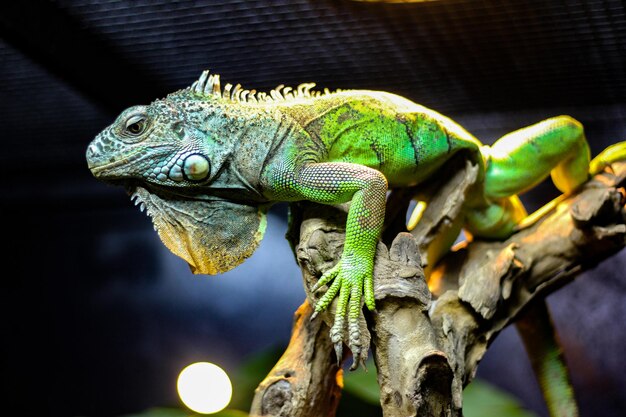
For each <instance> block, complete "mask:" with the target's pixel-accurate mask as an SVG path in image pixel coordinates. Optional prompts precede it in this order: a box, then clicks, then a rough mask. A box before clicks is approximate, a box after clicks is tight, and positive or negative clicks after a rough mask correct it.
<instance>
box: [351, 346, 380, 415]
mask: <svg viewBox="0 0 626 417" xmlns="http://www.w3.org/2000/svg"><path fill="white" fill-rule="evenodd" d="M366 366H367V369H368V370H367V372H366V371H365V369H363V367H359V369H357V370H356V371H346V372H344V374H343V375H344V378H343V383H344V388H343V389H344V390H345V391H347V392H349V393H350V394H352V395H354V396H355V397H357V398H360V399H361V400H363V401H366V402H368V403H370V404H376V405H380V388H379V387H378V380H377V379H376V366H375V365H374V360H373V359H372V358H371V355H370V358H369V359H368V360H367V362H366Z"/></svg>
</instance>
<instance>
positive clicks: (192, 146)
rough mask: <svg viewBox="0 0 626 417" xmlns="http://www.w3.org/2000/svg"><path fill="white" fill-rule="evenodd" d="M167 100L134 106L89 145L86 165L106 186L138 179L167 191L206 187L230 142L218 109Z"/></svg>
mask: <svg viewBox="0 0 626 417" xmlns="http://www.w3.org/2000/svg"><path fill="white" fill-rule="evenodd" d="M189 98H190V99H189V100H186V101H183V100H180V99H170V98H166V99H164V100H157V101H155V102H153V103H152V104H150V105H147V106H134V107H130V108H128V109H126V110H124V111H123V112H122V114H120V115H119V116H118V118H117V119H116V120H115V121H114V122H113V124H111V125H110V126H108V127H107V128H106V129H104V130H103V131H102V132H101V133H100V134H98V136H96V138H95V139H94V140H93V141H92V142H91V144H90V145H89V147H88V149H87V163H88V165H89V168H90V169H91V171H92V173H93V174H94V175H95V176H96V177H97V178H99V179H102V180H105V181H112V182H116V181H120V180H138V181H142V182H147V183H150V184H154V185H157V186H164V187H173V188H181V187H190V186H194V185H200V184H204V183H207V182H208V181H210V179H211V175H212V174H214V173H215V172H216V169H219V166H220V165H221V164H222V163H223V162H224V160H225V159H226V157H227V155H228V153H229V152H230V151H231V149H232V146H230V144H231V143H232V141H231V140H229V139H230V137H229V136H228V134H226V133H225V132H224V129H223V127H224V126H222V125H224V124H225V122H224V121H223V117H220V116H221V115H220V112H221V109H220V106H219V105H216V103H211V102H210V101H201V100H197V99H194V98H193V97H192V96H191V94H190V97H189Z"/></svg>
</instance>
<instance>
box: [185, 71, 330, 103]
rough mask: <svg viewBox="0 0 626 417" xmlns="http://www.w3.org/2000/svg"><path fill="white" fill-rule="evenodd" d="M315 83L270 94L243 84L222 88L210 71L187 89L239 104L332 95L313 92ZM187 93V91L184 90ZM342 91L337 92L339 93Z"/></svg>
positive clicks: (204, 73)
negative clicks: (245, 86) (244, 86)
mask: <svg viewBox="0 0 626 417" xmlns="http://www.w3.org/2000/svg"><path fill="white" fill-rule="evenodd" d="M314 87H315V83H303V84H300V85H298V86H297V87H296V88H295V89H294V88H292V87H289V86H285V85H283V84H280V85H279V86H277V87H276V88H274V89H273V90H271V91H270V92H269V93H265V92H262V91H256V90H247V89H244V88H243V87H242V86H241V84H237V85H235V86H234V87H233V85H232V84H230V83H227V84H226V85H224V87H223V88H222V87H221V85H220V76H219V74H210V75H209V71H208V70H207V71H203V72H202V74H201V75H200V78H198V80H197V81H194V83H193V84H191V86H190V87H189V88H188V89H186V90H187V91H191V92H193V93H195V94H196V95H198V96H202V97H206V98H213V97H217V98H222V99H224V100H229V101H233V102H238V103H272V102H280V101H290V100H296V99H299V98H311V97H319V96H322V95H327V94H332V93H333V92H331V91H330V90H329V89H328V88H325V89H324V91H317V90H313V88H314ZM183 91H185V90H183ZM340 91H342V90H336V91H334V92H335V93H338V92H340Z"/></svg>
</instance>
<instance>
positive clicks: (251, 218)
mask: <svg viewBox="0 0 626 417" xmlns="http://www.w3.org/2000/svg"><path fill="white" fill-rule="evenodd" d="M218 93H220V89H219V79H218V78H216V77H215V76H212V77H207V73H206V72H205V73H203V75H202V77H201V78H200V79H199V80H198V81H196V82H195V83H194V84H193V85H192V86H191V87H189V88H186V89H184V90H180V91H178V92H176V93H173V94H170V95H169V96H167V97H166V98H165V99H163V100H157V101H155V102H153V103H152V104H149V105H142V106H134V107H131V108H129V109H127V110H125V111H123V112H122V114H120V116H119V117H118V118H117V119H116V120H115V121H114V122H113V124H111V125H110V126H108V127H107V128H106V129H104V130H103V131H102V132H101V133H100V134H98V135H97V136H96V138H95V139H94V140H93V141H92V142H91V144H90V145H89V147H88V149H87V163H88V166H89V168H90V170H91V172H92V173H93V174H94V176H95V177H97V178H98V179H101V180H104V181H106V182H110V183H113V184H122V185H125V186H126V188H127V190H128V191H129V193H130V194H131V196H132V197H133V198H134V199H136V202H137V204H141V206H142V208H144V207H145V209H146V211H147V213H148V214H149V215H150V217H151V218H152V220H153V223H154V226H155V229H156V230H157V232H158V233H159V236H160V237H161V240H162V241H163V242H164V243H165V245H166V246H167V247H168V248H169V249H170V250H171V251H172V252H174V253H175V254H177V255H178V256H180V257H182V258H183V259H185V260H186V261H187V262H188V263H189V265H190V266H191V269H192V271H193V272H194V273H206V274H215V273H219V272H224V271H227V270H229V269H232V268H233V267H235V266H236V265H238V264H240V263H241V262H243V260H244V259H245V258H247V257H248V256H250V255H251V254H252V252H253V251H254V250H255V249H256V247H257V246H258V243H259V242H260V240H261V238H262V236H263V232H264V228H265V215H264V210H263V208H261V207H259V206H258V204H256V205H255V204H253V203H250V204H246V203H245V202H241V201H230V200H229V199H228V198H229V197H228V198H224V195H223V194H222V195H220V196H217V195H212V194H211V190H212V189H211V187H210V184H211V182H212V181H213V180H214V179H215V178H216V177H217V176H219V175H220V170H221V168H222V167H223V166H225V164H226V161H227V160H228V159H229V156H230V155H231V153H232V152H233V149H234V147H235V146H236V143H237V140H238V138H239V136H240V135H241V132H245V130H246V129H245V122H246V121H245V120H244V119H245V117H244V116H245V114H244V113H245V109H241V108H240V106H239V107H238V106H233V105H232V104H233V100H231V99H230V96H229V99H228V100H226V99H225V97H222V96H221V94H218ZM229 94H230V91H229ZM264 157H265V155H263V158H264ZM232 159H233V158H231V161H230V162H231V163H230V165H232ZM240 159H241V157H240ZM250 163H253V161H251V162H250ZM230 169H231V170H232V169H234V168H232V167H231V168H230ZM232 194H233V196H236V195H235V193H232ZM228 195H229V196H230V194H228Z"/></svg>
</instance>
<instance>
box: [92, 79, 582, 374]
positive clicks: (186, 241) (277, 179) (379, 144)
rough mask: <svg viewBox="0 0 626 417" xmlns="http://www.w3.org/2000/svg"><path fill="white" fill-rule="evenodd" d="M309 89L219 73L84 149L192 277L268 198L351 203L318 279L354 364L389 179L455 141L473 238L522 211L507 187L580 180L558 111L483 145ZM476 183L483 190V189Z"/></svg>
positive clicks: (219, 266)
mask: <svg viewBox="0 0 626 417" xmlns="http://www.w3.org/2000/svg"><path fill="white" fill-rule="evenodd" d="M311 86H312V85H306V84H305V85H302V86H300V87H299V88H298V90H297V91H291V90H290V89H288V88H284V89H283V88H278V89H276V90H274V91H273V92H272V93H271V95H272V97H273V98H271V99H270V98H269V96H266V95H263V94H261V93H259V94H254V93H252V92H248V91H246V90H241V89H240V88H239V87H235V89H234V90H232V91H231V87H230V86H229V85H227V86H226V87H225V88H224V89H223V90H222V88H221V86H220V85H219V78H218V77H217V76H211V77H208V74H207V73H206V72H205V73H203V75H202V77H201V78H200V79H199V80H198V81H197V82H195V83H194V84H193V85H192V86H191V87H189V88H187V89H184V90H181V91H179V92H176V93H174V94H171V95H169V96H168V97H167V98H165V99H164V100H158V101H156V102H154V103H152V104H151V105H149V106H137V107H133V108H130V109H128V110H126V111H125V112H124V113H122V115H121V116H120V117H118V119H117V120H116V121H115V122H114V123H113V124H112V125H111V126H110V127H108V128H107V129H105V130H104V131H103V132H102V133H100V134H99V135H98V136H97V137H96V139H94V141H93V142H92V144H91V145H90V146H89V149H88V151H87V159H88V162H89V166H90V168H91V170H92V172H93V173H94V175H95V176H96V177H98V178H100V179H103V180H106V181H110V182H122V183H124V184H126V185H127V186H128V187H129V188H130V190H131V192H132V193H133V196H134V197H136V198H137V199H138V200H139V201H141V203H143V204H145V205H146V207H147V209H148V213H149V214H150V215H151V216H152V218H153V221H154V224H155V228H156V229H157V231H158V232H159V235H160V236H161V238H162V240H163V241H164V243H165V244H166V245H167V246H168V248H170V249H171V250H172V251H173V252H174V253H176V254H177V255H179V256H181V257H183V258H184V259H186V260H187V261H188V262H189V264H190V265H191V267H192V270H193V271H194V272H196V273H218V272H223V271H226V270H229V269H231V268H233V267H234V266H236V265H237V264H239V263H240V262H242V261H243V259H245V258H246V257H247V256H249V255H250V254H251V253H252V252H253V251H254V249H255V248H256V246H257V244H258V242H259V240H260V239H261V237H262V234H263V231H264V225H265V223H264V212H265V209H266V206H267V205H268V204H271V203H273V202H276V201H297V200H310V201H315V202H319V203H323V204H338V203H344V202H348V201H350V202H351V205H350V210H349V213H348V219H347V223H346V239H345V244H344V251H343V254H342V257H341V260H340V261H339V263H338V264H337V265H336V266H335V267H333V268H332V269H330V270H329V271H326V273H325V274H324V275H323V276H322V277H321V278H320V280H319V283H318V287H319V286H322V285H325V284H330V283H331V282H332V284H331V285H330V287H329V289H328V290H327V292H326V294H325V295H324V296H323V297H322V298H321V299H320V301H319V302H318V304H317V305H316V311H317V312H319V311H322V310H324V309H325V308H327V306H328V305H329V304H330V302H331V301H332V300H333V298H334V297H335V296H336V295H337V294H339V299H338V306H337V310H336V314H335V324H334V326H333V329H332V332H331V333H332V339H333V341H334V342H335V343H336V344H341V341H342V340H344V339H345V338H344V326H345V319H346V315H347V318H348V329H349V341H348V343H349V345H350V347H351V348H352V351H353V354H354V357H355V358H357V360H356V361H355V362H358V360H359V359H362V358H363V354H366V352H367V347H365V346H361V344H360V333H359V331H358V317H359V314H360V310H361V301H362V297H363V295H365V296H364V299H365V304H366V305H367V307H368V308H369V309H374V292H373V283H372V275H373V267H374V255H375V250H376V244H377V241H378V239H379V237H380V234H381V229H382V225H383V219H384V214H385V196H386V191H387V188H388V186H391V187H403V186H412V185H416V184H419V183H421V182H422V181H424V180H426V179H427V178H429V177H430V176H431V175H433V174H435V173H436V172H438V169H439V168H441V167H442V166H444V165H445V163H446V162H447V161H448V160H450V158H451V157H452V156H453V155H454V154H456V153H457V152H459V151H461V150H465V151H467V155H468V157H469V158H472V159H473V160H474V161H476V163H478V164H479V165H480V167H481V169H480V176H479V177H480V178H479V184H478V185H477V190H478V191H479V192H477V193H476V196H474V198H473V200H472V201H468V202H467V207H466V219H465V227H466V228H467V229H468V230H469V231H471V233H473V234H474V235H478V236H483V237H490V238H502V237H506V236H508V235H509V234H510V233H511V232H512V230H513V229H514V227H515V226H516V225H517V224H518V222H519V221H520V220H521V218H523V217H524V216H525V212H524V211H523V208H520V206H519V205H516V204H515V201H516V200H515V194H517V193H519V192H521V191H524V190H526V189H528V188H530V187H532V186H534V185H535V184H536V183H538V182H539V181H541V180H542V179H543V178H545V177H546V176H547V175H549V174H550V173H551V172H552V175H553V178H554V179H555V182H556V185H557V186H558V187H559V188H560V189H561V190H562V191H565V192H569V191H571V190H572V189H574V188H576V187H577V186H578V185H579V184H581V183H582V182H583V181H585V180H586V179H587V177H588V165H589V149H588V146H587V143H586V141H585V137H584V134H583V130H582V126H581V125H580V123H578V122H577V121H575V120H574V119H572V118H570V117H568V116H560V117H556V118H552V119H548V120H545V121H543V122H541V123H538V124H536V125H533V126H530V127H528V128H525V129H521V130H519V131H517V132H513V133H512V134H509V135H507V136H505V137H503V138H502V139H500V140H499V141H498V142H496V144H494V145H493V146H492V147H491V148H489V147H485V146H483V145H481V143H480V142H479V141H478V140H477V139H476V138H474V137H473V136H472V135H471V134H470V133H468V132H467V131H466V130H464V129H463V128H462V127H460V126H459V125H457V124H456V123H454V122H453V121H452V120H450V119H448V118H446V117H444V116H442V115H440V114H438V113H436V112H434V111H432V110H429V109H427V108H425V107H423V106H420V105H417V104H415V103H413V102H411V101H409V100H407V99H404V98H401V97H398V96H396V95H393V94H390V93H384V92H375V91H343V92H336V93H332V94H331V93H327V94H320V93H315V92H311V91H310V88H311ZM481 191H482V192H481Z"/></svg>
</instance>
